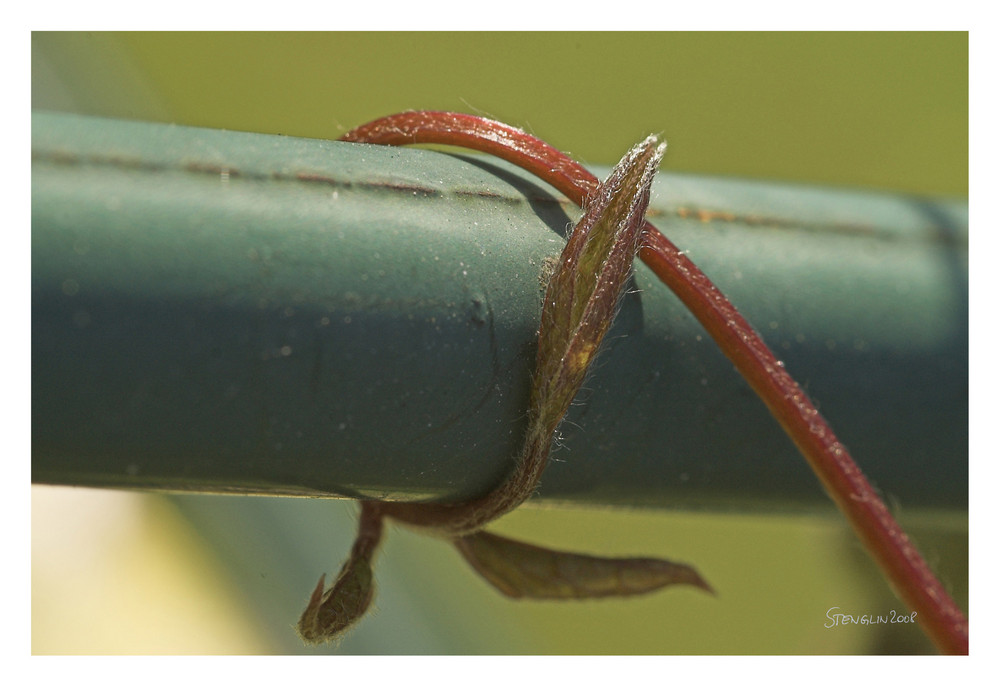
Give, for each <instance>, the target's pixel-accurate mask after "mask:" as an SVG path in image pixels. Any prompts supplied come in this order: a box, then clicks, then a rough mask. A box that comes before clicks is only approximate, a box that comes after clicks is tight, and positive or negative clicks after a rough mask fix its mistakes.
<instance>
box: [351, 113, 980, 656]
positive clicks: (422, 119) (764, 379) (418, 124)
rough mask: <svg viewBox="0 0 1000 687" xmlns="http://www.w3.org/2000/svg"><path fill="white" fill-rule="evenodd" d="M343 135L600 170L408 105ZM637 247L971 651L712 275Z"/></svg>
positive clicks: (566, 185) (892, 563)
mask: <svg viewBox="0 0 1000 687" xmlns="http://www.w3.org/2000/svg"><path fill="white" fill-rule="evenodd" d="M340 140H342V141H353V142H358V143H374V144H380V145H406V144H414V143H436V144H444V145H454V146H461V147H465V148H471V149H473V150H478V151H481V152H484V153H490V154H493V155H496V156H497V157H499V158H502V159H504V160H507V161H508V162H511V163H512V164H515V165H517V166H519V167H522V168H524V169H526V170H528V171H529V172H531V173H533V174H535V175H536V176H538V177H539V178H541V179H542V180H544V181H546V182H547V183H549V184H550V185H552V186H553V187H555V188H556V189H557V190H559V191H560V192H561V193H563V194H565V195H566V197H567V198H569V199H570V200H571V201H572V202H574V203H576V204H578V205H583V204H584V201H585V200H586V198H587V196H588V195H589V194H592V193H593V192H594V191H595V190H596V188H597V186H598V180H597V178H596V177H595V176H594V175H592V174H591V173H590V172H588V171H587V170H586V169H584V168H583V167H582V166H581V165H580V164H578V163H577V162H575V161H573V160H572V159H570V158H569V157H568V156H566V155H564V154H563V153H561V152H559V151H558V150H556V149H555V148H553V147H552V146H550V145H548V144H547V143H544V142H543V141H540V140H538V139H536V138H534V137H533V136H530V135H528V134H526V133H525V132H523V131H521V130H520V129H517V128H514V127H511V126H508V125H506V124H502V123H500V122H496V121H492V120H488V119H483V118H481V117H476V116H473V115H466V114H459V113H452V112H404V113H401V114H397V115H390V116H388V117H384V118H382V119H378V120H375V121H373V122H370V123H368V124H365V125H363V126H360V127H358V128H356V129H354V130H352V131H350V132H348V133H347V134H345V135H344V136H342V137H341V139H340ZM639 257H640V258H641V259H642V261H643V262H645V263H646V264H647V265H648V266H649V267H650V269H652V270H653V272H654V273H655V274H656V275H657V276H658V277H659V278H660V279H661V280H662V281H663V282H664V283H665V284H666V285H667V286H668V287H670V289H671V290H672V291H673V292H674V293H675V294H676V295H677V297H678V298H680V300H681V302H683V303H684V305H685V306H687V308H688V309H689V310H690V311H691V312H692V313H693V314H694V316H695V317H696V318H697V319H698V321H699V322H700V323H701V324H702V326H703V327H704V328H705V329H706V330H707V331H708V333H709V335H710V336H711V337H712V338H713V339H714V340H715V342H716V344H718V346H719V347H720V348H721V349H722V351H723V352H724V353H725V354H726V356H727V357H728V358H729V359H730V360H731V361H732V363H733V364H734V365H735V366H736V368H737V370H739V372H740V374H742V375H743V377H744V378H745V379H746V381H747V382H748V383H749V384H750V386H751V388H753V390H754V391H755V392H756V393H757V395H758V396H759V397H760V398H761V399H762V400H763V401H764V403H765V405H766V406H767V407H768V409H769V410H770V411H771V414H772V415H774V417H775V418H776V419H777V420H778V422H779V423H780V424H781V426H782V428H784V430H785V432H786V433H787V434H788V436H789V437H791V439H792V441H793V442H794V443H795V445H796V446H797V447H798V448H799V451H801V453H802V455H803V456H804V457H805V459H806V461H807V462H808V463H809V465H810V466H811V467H812V469H813V471H814V472H815V473H816V475H817V477H819V480H820V482H821V483H822V484H823V486H824V488H825V489H826V491H827V493H828V494H829V495H830V497H831V498H832V499H833V501H834V502H835V503H836V504H837V506H838V507H839V508H840V510H841V511H842V512H843V514H844V516H845V517H846V518H847V520H848V521H849V522H850V523H851V525H852V527H853V528H854V530H855V532H856V533H857V535H858V537H859V538H860V539H861V540H862V542H863V543H864V545H865V547H866V548H867V549H868V552H869V553H870V554H871V556H872V557H873V558H874V559H875V560H876V562H877V563H878V564H879V566H880V567H881V568H882V571H883V573H884V574H885V576H886V578H887V579H888V580H889V582H890V584H891V585H892V586H893V588H894V589H895V590H896V592H897V593H898V594H899V596H900V597H901V598H902V599H903V601H904V602H905V603H906V604H907V605H908V606H909V607H910V608H911V609H912V610H915V611H916V612H917V619H918V620H919V622H920V623H921V626H922V627H923V628H924V631H925V632H926V633H927V635H928V636H929V637H930V638H931V639H932V640H933V641H934V643H935V644H936V645H937V647H938V649H939V650H940V651H942V652H944V653H950V654H968V652H969V625H968V621H967V620H966V618H965V615H964V614H963V613H962V611H961V609H959V608H958V606H957V605H956V604H955V602H954V600H952V598H951V597H950V596H949V595H948V593H947V592H946V591H945V589H944V587H943V586H942V584H941V583H940V581H938V579H937V578H936V577H935V576H934V574H933V573H932V572H931V570H930V568H929V567H928V565H927V563H926V561H924V559H923V557H921V555H920V553H919V552H918V551H917V549H916V548H915V547H914V546H913V545H912V544H911V543H910V540H909V538H908V537H907V536H906V533H905V532H904V531H903V529H902V527H900V526H899V524H898V523H897V522H896V520H895V519H894V518H893V517H892V515H891V514H890V513H889V509H888V508H887V507H886V505H885V503H883V501H882V499H881V498H879V496H878V494H876V493H875V490H874V489H873V488H872V486H871V484H869V482H868V480H867V479H866V478H865V476H864V475H863V474H862V472H861V470H860V468H858V466H857V464H856V463H855V462H854V460H853V459H852V458H851V456H850V454H849V453H848V452H847V449H846V448H845V447H844V446H843V444H841V443H840V442H839V441H838V440H837V437H836V436H835V435H834V433H833V430H831V429H830V427H829V426H828V425H827V424H826V422H825V421H824V420H823V418H822V417H821V416H820V414H819V412H818V411H817V410H816V408H815V407H814V406H813V404H812V403H811V402H810V401H809V399H808V397H807V396H806V395H805V394H804V393H803V392H802V390H801V389H800V388H799V385H798V384H797V383H796V382H795V380H794V379H792V377H791V375H789V374H788V372H786V371H785V368H784V366H783V364H782V363H781V362H780V361H779V360H778V359H777V358H775V356H774V354H773V353H772V352H771V351H770V349H768V347H767V345H766V344H765V343H764V341H763V340H762V339H761V338H760V336H759V335H758V334H757V332H755V331H754V329H753V327H751V326H750V324H749V323H748V322H747V321H746V320H745V319H744V318H743V316H742V315H740V313H739V312H738V311H737V310H736V307H735V306H734V305H733V304H732V303H731V302H730V301H729V299H728V298H726V296H725V295H723V294H722V292H721V291H719V290H718V288H716V286H715V285H714V284H713V283H712V281H711V280H710V279H709V278H708V277H707V276H706V275H705V274H704V273H703V272H702V271H701V270H700V269H699V268H698V267H697V266H696V265H695V264H694V263H693V262H691V261H690V260H689V259H688V258H687V257H686V256H685V255H683V254H682V253H681V251H680V250H679V249H678V248H677V247H676V246H675V245H674V244H673V243H672V242H671V241H670V240H668V239H667V238H666V237H665V236H663V234H661V233H660V232H659V231H658V230H657V229H656V228H655V227H654V226H653V225H651V224H650V223H649V222H646V224H645V226H644V227H643V241H642V247H641V249H640V251H639Z"/></svg>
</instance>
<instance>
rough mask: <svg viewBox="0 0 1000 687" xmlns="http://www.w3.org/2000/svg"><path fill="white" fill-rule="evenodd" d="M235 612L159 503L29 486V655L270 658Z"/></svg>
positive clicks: (220, 580) (186, 533)
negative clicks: (262, 655)
mask: <svg viewBox="0 0 1000 687" xmlns="http://www.w3.org/2000/svg"><path fill="white" fill-rule="evenodd" d="M241 609H242V607H241V602H240V600H239V598H238V597H237V596H236V595H235V593H234V590H231V589H229V588H228V587H227V584H226V582H225V580H224V577H223V575H222V571H221V569H220V568H219V567H218V565H217V564H216V563H215V561H214V560H213V559H212V557H211V554H210V553H208V552H206V551H205V550H204V549H203V548H202V546H201V544H200V542H199V541H198V540H197V538H196V537H195V536H194V535H193V533H192V532H191V531H190V530H189V529H188V527H187V525H186V524H185V523H184V521H183V520H181V519H180V518H179V517H178V516H177V515H176V514H175V512H174V510H173V509H172V508H171V507H170V505H169V504H168V503H167V502H166V501H164V500H163V499H160V498H158V497H155V496H149V495H142V494H134V493H128V492H114V491H101V490H93V489H79V488H65V487H38V486H35V487H32V490H31V650H32V653H33V654H97V653H99V654H246V653H267V652H268V648H267V646H266V645H265V643H264V640H263V639H262V638H261V637H259V636H258V635H257V634H256V633H255V631H254V629H253V625H252V619H251V618H250V617H249V616H248V615H247V614H246V613H245V612H244V611H243V610H241Z"/></svg>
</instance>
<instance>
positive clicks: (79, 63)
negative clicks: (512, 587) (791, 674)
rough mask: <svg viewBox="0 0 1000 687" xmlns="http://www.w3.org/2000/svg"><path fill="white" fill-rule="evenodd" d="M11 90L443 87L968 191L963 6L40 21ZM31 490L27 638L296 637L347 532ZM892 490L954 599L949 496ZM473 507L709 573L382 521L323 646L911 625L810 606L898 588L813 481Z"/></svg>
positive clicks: (315, 522)
mask: <svg viewBox="0 0 1000 687" xmlns="http://www.w3.org/2000/svg"><path fill="white" fill-rule="evenodd" d="M32 106H33V107H34V108H39V109H59V110H64V111H72V112H80V113H85V114H95V115H104V116H115V117H125V118H132V119H143V120H150V121H163V122H175V123H178V124H186V125H195V126H206V127H216V128H226V129H235V130H246V131H256V132H264V133H280V134H286V135H292V136H306V137H317V138H335V137H337V136H338V135H340V133H342V132H343V131H345V130H347V129H349V128H351V127H353V126H355V125H357V124H360V123H363V122H366V121H369V120H371V119H374V118H376V117H379V116H381V115H384V114H388V113H392V112H397V111H401V110H406V109H447V110H461V111H466V112H475V113H480V114H486V115H488V116H491V117H495V118H497V119H501V120H503V121H506V122H508V123H510V124H514V125H517V126H521V127H523V128H525V129H527V130H528V131H531V132H533V133H535V134H536V135H538V136H540V137H542V138H543V139H545V140H547V141H548V142H550V143H552V144H553V145H555V146H556V147H557V148H560V149H562V150H565V151H567V152H569V153H570V154H572V155H573V156H574V157H576V158H577V159H580V160H581V161H583V162H585V163H588V164H593V165H609V164H613V163H614V162H615V161H617V160H618V158H619V157H620V156H621V154H622V153H623V152H624V151H625V150H626V149H627V148H628V147H629V146H630V145H632V144H633V143H634V142H635V141H637V140H639V139H641V138H642V137H643V136H645V135H646V134H647V133H650V132H662V133H663V134H664V136H665V138H666V139H667V140H668V142H669V144H670V148H669V151H668V153H667V159H666V161H665V163H664V168H667V169H670V170H672V171H676V172H695V173H708V174H717V175H736V176H743V177H752V178H758V179H775V180H782V181H797V182H808V183H817V184H824V185H844V186H855V187H869V188H877V189H887V190H894V191H900V192H906V193H918V194H933V195H947V196H957V197H964V196H967V194H968V35H967V34H965V33H891V34H886V33H857V34H855V33H819V34H817V33H752V34H743V33H737V34H732V33H680V34H675V33H484V34H479V33H476V34H467V33H333V34H329V33H324V34H309V33H306V34H301V33H292V34H268V33H249V34H247V33H223V34H217V33H127V34H103V33H54V34H53V33H35V34H33V37H32ZM817 489H819V486H818V485H817ZM32 501H33V504H32V506H33V511H32V649H33V652H34V653H295V652H306V651H307V650H306V649H304V648H303V647H302V646H301V645H300V644H299V643H298V641H297V639H296V637H295V636H294V633H293V632H292V626H293V624H294V623H295V621H296V620H297V617H298V614H299V613H300V612H301V609H302V608H303V607H304V604H305V601H306V600H307V598H308V594H309V592H310V591H311V589H312V586H313V585H314V584H315V581H316V579H317V578H318V576H319V574H320V573H322V572H327V573H328V574H335V573H336V570H337V569H338V567H339V565H340V563H341V561H342V559H343V557H344V556H345V555H346V553H347V550H348V548H349V546H350V541H351V539H352V538H353V509H354V506H353V504H350V503H348V502H339V501H313V500H297V499H264V498H254V497H218V496H184V497H171V498H167V497H160V496H145V495H134V494H118V493H105V492H98V491H90V490H76V489H65V488H61V489H58V488H41V487H36V488H33V498H32ZM902 506H903V507H904V508H905V504H902ZM899 515H900V517H901V518H902V520H903V523H904V525H905V526H908V527H910V528H912V533H913V534H914V535H915V537H916V539H917V542H918V545H919V546H921V548H922V549H923V551H924V553H925V554H926V555H927V556H928V557H929V559H930V562H931V564H932V566H934V567H935V569H936V570H937V571H938V572H939V573H940V574H941V575H942V577H943V578H944V580H945V583H946V584H947V585H948V586H949V587H950V588H951V589H952V590H953V591H954V593H955V595H956V597H957V600H958V601H959V603H960V605H963V606H965V607H967V605H966V604H967V595H968V537H967V515H966V514H965V513H911V512H909V511H906V510H901V511H900V513H899ZM496 530H497V531H499V532H503V533H508V534H512V535H515V536H519V537H523V538H526V539H529V540H533V541H538V542H542V543H547V544H551V545H556V546H559V547H562V548H572V549H578V550H589V551H593V552H595V553H607V554H640V555H659V556H663V557H667V558H672V559H675V560H680V561H686V562H690V563H693V564H695V565H697V566H698V567H699V569H700V570H701V572H702V573H703V574H704V575H705V576H706V577H707V578H708V579H709V580H710V581H711V583H712V584H713V585H714V586H715V587H716V589H718V590H719V592H720V595H719V597H718V598H715V599H712V598H710V597H708V596H705V595H703V594H699V593H698V592H696V591H691V590H685V589H678V590H671V591H666V592H663V593H660V594H656V595H653V596H650V597H648V598H643V599H633V600H628V601H600V602H592V603H580V604H576V603H569V604H550V603H525V602H521V603H516V602H510V601H507V600H506V599H503V598H502V597H500V596H499V595H498V594H497V593H496V592H494V591H493V590H492V589H491V588H488V587H487V586H486V585H485V583H483V582H482V581H481V580H479V579H478V578H476V577H474V576H473V574H472V573H471V572H470V571H469V570H468V569H467V568H466V566H465V564H464V563H463V562H462V561H461V560H460V559H459V557H458V556H457V554H455V553H454V552H453V551H452V550H451V549H450V548H449V547H447V546H446V545H444V544H442V543H440V542H436V541H432V540H427V539H425V538H422V537H419V536H417V535H414V534H411V533H409V532H406V531H403V530H396V529H393V530H391V531H390V532H389V536H388V539H387V541H386V544H385V547H384V549H383V551H382V554H381V555H380V558H379V562H378V565H377V568H376V576H377V579H378V580H379V583H380V589H379V594H378V597H377V599H376V605H377V612H376V613H374V614H373V615H372V616H371V617H368V618H367V619H365V620H364V621H363V623H362V624H361V625H360V626H359V627H358V629H356V630H355V631H354V632H352V633H351V634H350V635H349V636H348V637H347V638H346V639H345V640H344V641H343V642H342V643H341V644H339V645H336V646H331V647H328V648H326V649H325V651H333V652H341V653H390V654H397V653H402V654H408V653H438V654H442V653H443V654H452V653H500V654H507V653H569V654H574V653H607V654H621V653H626V654H630V653H643V654H648V653H652V654H660V653H668V654H669V653H695V654H706V653H707V654H715V653H737V654H742V653H763V654H786V653H791V654H801V653H810V654H811V653H880V652H889V653H907V652H921V653H922V652H930V651H932V649H931V648H930V647H929V645H928V644H927V643H926V641H925V640H924V639H923V637H922V635H921V633H920V632H919V630H917V629H916V628H914V627H913V626H908V625H899V624H896V625H878V626H866V627H860V626H859V627H847V628H844V627H836V628H829V627H826V625H828V624H829V622H830V621H829V619H828V618H827V613H828V611H829V609H831V608H832V607H839V609H840V610H839V611H834V612H840V613H850V614H855V615H860V614H879V613H882V614H887V613H889V612H890V611H891V610H895V611H896V612H897V613H904V612H905V608H904V607H903V605H902V604H901V603H900V602H899V601H897V600H895V598H894V597H893V596H892V595H891V592H889V590H888V589H887V587H886V585H885V583H884V582H883V581H882V580H881V579H880V577H879V575H878V573H877V571H876V570H874V569H873V566H872V565H871V564H870V563H869V562H868V561H867V559H866V557H865V555H864V553H863V552H862V551H861V550H860V548H859V547H858V545H857V544H856V543H855V542H854V540H853V539H852V537H851V535H850V533H849V532H848V531H847V529H846V527H845V526H844V525H843V524H842V522H841V520H840V518H839V517H838V516H837V514H836V513H835V512H834V511H833V508H832V506H831V508H830V511H829V513H823V514H815V513H811V514H802V515H798V516H790V515H787V514H785V515H776V514H768V513H681V512H625V511H610V510H609V511H602V510H587V511H582V510H565V509H552V510H542V509H538V508H525V509H522V510H521V511H518V512H517V513H514V514H512V515H511V516H509V517H508V518H505V519H504V520H503V521H502V522H500V523H499V524H498V525H497V527H496ZM67 575H72V577H73V584H72V585H70V586H68V585H66V579H67Z"/></svg>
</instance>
